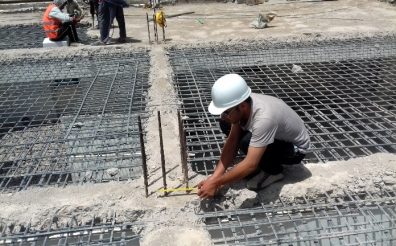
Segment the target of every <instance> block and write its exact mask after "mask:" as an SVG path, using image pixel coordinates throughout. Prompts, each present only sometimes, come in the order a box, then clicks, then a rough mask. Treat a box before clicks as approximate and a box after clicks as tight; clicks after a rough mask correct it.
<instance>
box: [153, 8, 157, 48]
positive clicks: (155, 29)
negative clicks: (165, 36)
mask: <svg viewBox="0 0 396 246" xmlns="http://www.w3.org/2000/svg"><path fill="white" fill-rule="evenodd" d="M153 24H154V39H155V41H156V42H157V43H158V30H157V19H156V18H155V10H154V14H153Z"/></svg>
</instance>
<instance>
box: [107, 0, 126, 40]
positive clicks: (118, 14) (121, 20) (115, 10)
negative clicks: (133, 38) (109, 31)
mask: <svg viewBox="0 0 396 246" xmlns="http://www.w3.org/2000/svg"><path fill="white" fill-rule="evenodd" d="M114 18H115V19H116V20H117V23H118V28H119V29H120V38H126V28H125V17H124V9H123V8H122V7H120V6H116V5H112V6H111V8H110V23H111V24H112V23H113V21H114Z"/></svg>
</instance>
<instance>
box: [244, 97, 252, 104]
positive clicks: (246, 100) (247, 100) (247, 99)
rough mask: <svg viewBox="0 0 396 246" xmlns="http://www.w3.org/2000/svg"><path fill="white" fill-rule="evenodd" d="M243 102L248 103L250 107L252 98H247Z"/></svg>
mask: <svg viewBox="0 0 396 246" xmlns="http://www.w3.org/2000/svg"><path fill="white" fill-rule="evenodd" d="M244 102H247V103H249V105H252V98H251V97H248V98H246V99H245V101H244Z"/></svg>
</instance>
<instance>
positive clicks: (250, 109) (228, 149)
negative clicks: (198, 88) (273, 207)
mask: <svg viewBox="0 0 396 246" xmlns="http://www.w3.org/2000/svg"><path fill="white" fill-rule="evenodd" d="M208 110H209V112H210V113H211V114H213V115H220V116H221V118H220V127H221V129H222V131H223V132H224V133H225V134H226V135H227V136H228V138H227V140H226V142H225V144H224V147H223V151H222V153H221V157H220V160H219V162H218V164H217V166H216V168H215V171H214V173H213V175H212V176H210V177H209V178H207V179H206V180H204V181H201V182H200V183H199V184H198V189H199V191H198V195H199V196H200V197H201V198H210V197H213V196H214V195H215V193H216V191H217V190H218V188H220V187H221V186H223V185H225V184H229V183H232V182H235V181H238V180H241V179H245V180H246V186H247V188H248V189H250V190H255V191H257V190H260V189H263V188H265V187H266V186H268V185H270V184H272V183H274V182H276V181H278V180H280V179H282V178H283V174H282V171H283V167H282V164H297V163H300V162H301V160H302V159H303V158H304V157H305V153H306V151H307V149H308V147H309V143H310V141H309V135H308V131H307V129H306V128H305V126H304V123H303V121H302V120H301V118H300V117H299V116H298V115H297V113H296V112H295V111H293V110H292V109H291V108H290V107H289V106H288V105H286V103H285V102H283V101H282V100H281V99H278V98H275V97H272V96H268V95H261V94H256V93H251V89H250V88H249V87H248V86H247V84H246V82H245V80H244V79H243V78H242V77H241V76H239V75H237V74H227V75H225V76H223V77H221V78H219V79H218V80H217V81H216V82H215V84H214V85H213V87H212V102H211V103H210V105H209V108H208ZM238 149H239V150H241V151H242V152H243V153H244V154H245V155H246V157H245V158H244V159H243V160H242V161H241V162H239V163H238V164H236V165H235V166H234V167H233V168H232V169H231V170H229V171H227V169H228V167H229V166H230V165H231V164H232V162H233V159H234V158H235V156H236V154H237V152H238Z"/></svg>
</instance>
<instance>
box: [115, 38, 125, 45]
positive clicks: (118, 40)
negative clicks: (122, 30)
mask: <svg viewBox="0 0 396 246" xmlns="http://www.w3.org/2000/svg"><path fill="white" fill-rule="evenodd" d="M126 41H127V38H121V37H119V38H118V39H117V43H121V44H123V43H126Z"/></svg>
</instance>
